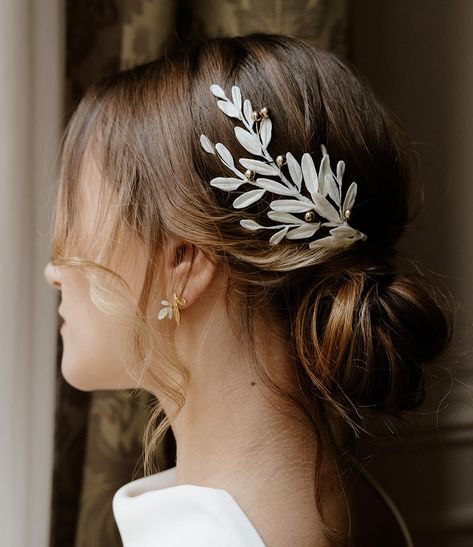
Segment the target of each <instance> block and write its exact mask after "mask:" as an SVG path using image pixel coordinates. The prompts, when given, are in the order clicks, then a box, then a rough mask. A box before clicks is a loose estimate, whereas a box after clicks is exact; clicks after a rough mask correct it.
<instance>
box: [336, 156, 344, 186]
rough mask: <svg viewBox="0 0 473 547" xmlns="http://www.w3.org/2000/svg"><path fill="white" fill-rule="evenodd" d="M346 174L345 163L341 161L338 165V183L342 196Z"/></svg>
mask: <svg viewBox="0 0 473 547" xmlns="http://www.w3.org/2000/svg"><path fill="white" fill-rule="evenodd" d="M344 174H345V162H344V161H343V160H340V161H339V162H338V163H337V181H338V185H339V187H340V194H341V193H342V181H343V175H344Z"/></svg>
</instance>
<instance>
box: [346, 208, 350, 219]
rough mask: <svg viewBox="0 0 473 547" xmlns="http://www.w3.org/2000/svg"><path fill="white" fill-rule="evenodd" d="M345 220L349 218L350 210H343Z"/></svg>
mask: <svg viewBox="0 0 473 547" xmlns="http://www.w3.org/2000/svg"><path fill="white" fill-rule="evenodd" d="M345 218H346V219H350V218H351V210H350V209H346V210H345Z"/></svg>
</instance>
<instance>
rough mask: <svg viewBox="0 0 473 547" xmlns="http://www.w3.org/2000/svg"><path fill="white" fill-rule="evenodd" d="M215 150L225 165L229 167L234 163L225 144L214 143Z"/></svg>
mask: <svg viewBox="0 0 473 547" xmlns="http://www.w3.org/2000/svg"><path fill="white" fill-rule="evenodd" d="M215 150H217V152H218V155H219V156H220V159H221V160H222V161H223V163H224V164H225V165H227V166H228V167H230V168H232V167H234V166H235V163H234V162H233V156H232V155H231V154H230V150H228V148H227V147H226V146H224V145H223V144H222V143H220V142H218V143H217V144H216V145H215Z"/></svg>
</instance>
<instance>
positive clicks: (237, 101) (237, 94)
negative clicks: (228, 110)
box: [232, 85, 241, 110]
mask: <svg viewBox="0 0 473 547" xmlns="http://www.w3.org/2000/svg"><path fill="white" fill-rule="evenodd" d="M232 99H233V104H234V105H235V106H236V107H237V108H238V110H241V91H240V88H239V87H238V86H237V85H233V86H232Z"/></svg>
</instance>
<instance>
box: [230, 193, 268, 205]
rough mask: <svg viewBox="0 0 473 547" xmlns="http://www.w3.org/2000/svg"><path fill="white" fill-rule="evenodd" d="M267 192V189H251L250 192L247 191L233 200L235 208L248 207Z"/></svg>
mask: <svg viewBox="0 0 473 547" xmlns="http://www.w3.org/2000/svg"><path fill="white" fill-rule="evenodd" d="M265 192H266V190H250V191H249V192H245V193H244V194H241V196H238V197H237V198H236V199H235V201H234V202H233V207H235V209H242V208H243V207H247V206H248V205H251V204H252V203H255V201H258V200H259V199H260V198H261V197H263V195H264V193H265Z"/></svg>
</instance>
